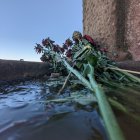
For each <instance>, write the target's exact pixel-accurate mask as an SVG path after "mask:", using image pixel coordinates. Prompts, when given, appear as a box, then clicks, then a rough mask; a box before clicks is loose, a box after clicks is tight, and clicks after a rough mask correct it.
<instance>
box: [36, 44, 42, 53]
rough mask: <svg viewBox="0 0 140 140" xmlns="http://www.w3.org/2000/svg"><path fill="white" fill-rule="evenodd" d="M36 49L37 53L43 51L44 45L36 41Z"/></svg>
mask: <svg viewBox="0 0 140 140" xmlns="http://www.w3.org/2000/svg"><path fill="white" fill-rule="evenodd" d="M34 49H35V51H36V52H37V53H42V52H43V47H42V46H41V45H40V44H37V43H36V46H35V48H34Z"/></svg>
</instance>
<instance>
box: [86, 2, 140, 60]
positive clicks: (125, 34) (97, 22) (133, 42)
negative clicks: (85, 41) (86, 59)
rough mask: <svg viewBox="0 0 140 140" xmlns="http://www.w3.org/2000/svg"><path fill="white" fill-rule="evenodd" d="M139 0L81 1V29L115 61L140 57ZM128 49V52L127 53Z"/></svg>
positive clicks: (139, 58)
mask: <svg viewBox="0 0 140 140" xmlns="http://www.w3.org/2000/svg"><path fill="white" fill-rule="evenodd" d="M139 3H140V0H83V32H84V34H89V35H90V36H92V37H93V38H94V40H95V41H96V42H97V43H98V44H99V45H102V46H105V47H108V48H109V52H110V53H109V56H110V57H114V56H113V54H117V55H118V58H116V60H117V59H118V60H124V59H129V58H131V55H130V53H131V54H132V57H133V60H140V4H139ZM129 52H130V53H129Z"/></svg>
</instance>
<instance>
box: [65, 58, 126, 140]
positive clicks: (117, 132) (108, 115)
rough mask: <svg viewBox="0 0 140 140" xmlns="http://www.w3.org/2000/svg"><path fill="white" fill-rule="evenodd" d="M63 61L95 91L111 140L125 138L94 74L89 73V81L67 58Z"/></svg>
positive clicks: (122, 139)
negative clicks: (94, 78)
mask: <svg viewBox="0 0 140 140" xmlns="http://www.w3.org/2000/svg"><path fill="white" fill-rule="evenodd" d="M63 62H64V64H65V66H66V67H67V69H69V70H70V71H71V72H72V73H73V74H74V75H75V76H76V77H77V78H78V79H79V80H81V81H82V82H83V83H84V84H85V85H86V86H87V87H88V88H89V89H90V90H92V91H93V92H94V93H95V95H96V98H97V101H98V104H99V109H100V111H101V114H102V117H103V120H104V123H105V126H106V129H107V132H108V135H109V138H110V140H125V138H124V136H123V134H122V132H121V129H120V127H119V125H118V123H117V121H116V118H115V116H114V114H113V112H112V109H111V107H110V105H109V103H108V101H107V99H106V96H105V94H104V92H103V90H102V88H101V87H100V86H98V85H97V83H96V82H95V80H93V74H89V75H88V77H89V79H90V82H89V81H88V80H87V79H85V78H84V77H83V76H82V75H81V74H80V73H79V72H78V71H77V70H75V69H73V68H72V67H71V66H70V65H69V64H68V63H67V62H66V61H65V60H63Z"/></svg>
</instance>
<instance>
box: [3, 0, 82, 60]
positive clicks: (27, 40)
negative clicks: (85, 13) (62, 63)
mask: <svg viewBox="0 0 140 140" xmlns="http://www.w3.org/2000/svg"><path fill="white" fill-rule="evenodd" d="M74 30H78V31H81V32H82V0H0V59H13V60H19V59H24V60H25V61H40V59H39V58H40V55H37V54H36V53H35V51H34V46H35V43H40V42H41V41H42V39H43V38H46V37H50V38H52V39H53V40H55V41H56V43H58V44H60V45H61V44H62V43H63V42H64V41H65V39H67V38H68V37H71V36H72V33H73V31H74Z"/></svg>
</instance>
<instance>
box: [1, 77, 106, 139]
mask: <svg viewBox="0 0 140 140" xmlns="http://www.w3.org/2000/svg"><path fill="white" fill-rule="evenodd" d="M63 81H64V79H63V78H62V79H50V80H48V81H27V82H24V83H19V84H17V85H14V86H10V85H9V86H6V87H1V90H0V112H1V113H0V140H107V136H106V133H105V129H104V126H103V123H102V120H101V118H100V116H99V114H98V112H97V111H96V109H93V107H92V106H89V105H88V106H81V105H78V104H77V103H74V102H66V103H46V101H47V99H54V98H55V97H56V93H57V91H58V89H59V88H60V87H61V85H62V83H63ZM69 93H70V91H69V90H66V91H65V94H64V95H62V96H61V97H62V98H63V96H69Z"/></svg>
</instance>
